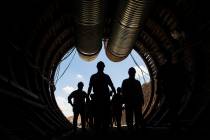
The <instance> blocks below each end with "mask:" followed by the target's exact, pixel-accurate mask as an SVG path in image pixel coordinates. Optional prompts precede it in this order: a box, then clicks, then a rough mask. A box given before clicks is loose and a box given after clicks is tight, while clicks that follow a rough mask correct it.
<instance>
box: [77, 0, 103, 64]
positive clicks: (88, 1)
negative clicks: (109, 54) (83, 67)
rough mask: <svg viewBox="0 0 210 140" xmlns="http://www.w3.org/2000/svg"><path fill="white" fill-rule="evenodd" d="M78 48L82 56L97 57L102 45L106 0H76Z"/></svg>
mask: <svg viewBox="0 0 210 140" xmlns="http://www.w3.org/2000/svg"><path fill="white" fill-rule="evenodd" d="M75 15H76V17H75V19H76V49H77V51H78V52H79V55H80V57H81V58H83V59H85V60H87V61H90V60H93V59H94V58H96V56H97V55H98V53H99V51H100V50H101V47H102V33H103V21H104V0H76V14H75Z"/></svg>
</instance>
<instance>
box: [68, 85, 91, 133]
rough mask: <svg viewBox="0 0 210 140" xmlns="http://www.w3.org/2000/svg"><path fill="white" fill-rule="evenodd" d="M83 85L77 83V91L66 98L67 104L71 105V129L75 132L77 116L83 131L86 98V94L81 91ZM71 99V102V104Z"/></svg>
mask: <svg viewBox="0 0 210 140" xmlns="http://www.w3.org/2000/svg"><path fill="white" fill-rule="evenodd" d="M83 87H84V84H83V82H79V83H78V89H77V90H75V91H73V92H72V93H71V94H70V95H69V96H68V102H69V103H70V104H71V105H72V107H73V113H74V117H73V128H74V130H75V131H76V130H77V120H78V116H79V115H80V117H81V123H82V129H83V130H85V121H86V118H85V102H86V99H87V98H88V96H87V93H86V92H85V91H83ZM72 99H73V102H72Z"/></svg>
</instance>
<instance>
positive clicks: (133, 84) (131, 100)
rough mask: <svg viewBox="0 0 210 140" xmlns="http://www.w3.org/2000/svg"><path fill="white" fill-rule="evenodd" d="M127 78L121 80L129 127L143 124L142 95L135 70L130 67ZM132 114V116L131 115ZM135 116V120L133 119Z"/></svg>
mask: <svg viewBox="0 0 210 140" xmlns="http://www.w3.org/2000/svg"><path fill="white" fill-rule="evenodd" d="M128 74H129V78H127V79H125V80H123V82H122V94H123V98H124V102H125V112H126V123H127V126H128V128H129V129H132V128H133V125H134V124H135V128H136V129H138V128H139V127H144V126H143V116H142V106H143V104H144V96H143V91H142V87H141V83H140V81H139V80H136V79H135V74H136V70H135V69H134V68H133V67H131V68H129V70H128ZM133 114H134V116H133ZM133 118H135V121H133Z"/></svg>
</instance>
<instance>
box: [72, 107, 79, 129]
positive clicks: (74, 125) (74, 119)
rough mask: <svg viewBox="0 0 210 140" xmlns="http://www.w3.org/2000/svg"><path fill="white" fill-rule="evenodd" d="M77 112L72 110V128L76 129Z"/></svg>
mask: <svg viewBox="0 0 210 140" xmlns="http://www.w3.org/2000/svg"><path fill="white" fill-rule="evenodd" d="M78 116H79V113H78V112H77V111H75V112H74V118H73V128H74V130H76V129H77V119H78Z"/></svg>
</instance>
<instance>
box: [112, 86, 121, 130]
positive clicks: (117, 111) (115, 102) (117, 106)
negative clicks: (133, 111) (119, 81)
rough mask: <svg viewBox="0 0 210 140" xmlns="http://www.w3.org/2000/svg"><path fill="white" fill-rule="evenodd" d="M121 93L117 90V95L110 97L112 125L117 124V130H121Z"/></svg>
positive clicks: (119, 89)
mask: <svg viewBox="0 0 210 140" xmlns="http://www.w3.org/2000/svg"><path fill="white" fill-rule="evenodd" d="M122 104H123V98H122V92H121V88H120V87H118V88H117V94H114V95H113V97H112V114H113V119H114V123H116V124H117V128H121V117H122Z"/></svg>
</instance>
